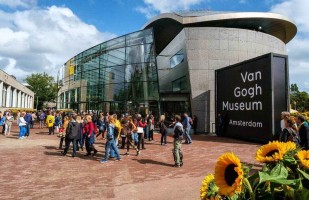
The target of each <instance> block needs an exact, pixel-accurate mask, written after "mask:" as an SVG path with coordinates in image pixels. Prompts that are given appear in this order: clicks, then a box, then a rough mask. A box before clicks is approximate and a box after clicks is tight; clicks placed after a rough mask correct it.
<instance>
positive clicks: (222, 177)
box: [215, 152, 244, 196]
mask: <svg viewBox="0 0 309 200" xmlns="http://www.w3.org/2000/svg"><path fill="white" fill-rule="evenodd" d="M243 173H244V172H243V170H242V168H241V163H240V160H239V158H238V157H236V156H235V155H234V154H233V153H230V152H228V153H225V154H223V155H221V156H220V157H219V158H218V161H217V164H216V167H215V183H216V185H217V186H218V187H219V194H220V195H225V196H233V195H234V194H235V193H236V192H241V190H242V181H243Z"/></svg>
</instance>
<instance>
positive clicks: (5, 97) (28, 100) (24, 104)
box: [0, 70, 34, 110]
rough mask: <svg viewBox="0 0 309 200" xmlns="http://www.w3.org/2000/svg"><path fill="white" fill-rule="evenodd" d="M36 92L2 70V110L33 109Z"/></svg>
mask: <svg viewBox="0 0 309 200" xmlns="http://www.w3.org/2000/svg"><path fill="white" fill-rule="evenodd" d="M33 105H34V92H33V91H31V90H30V89H29V88H27V87H26V86H25V85H23V84H21V83H20V82H18V81H17V80H16V78H15V77H14V76H11V75H9V74H7V73H6V72H4V71H3V70H0V109H1V110H6V109H8V108H33Z"/></svg>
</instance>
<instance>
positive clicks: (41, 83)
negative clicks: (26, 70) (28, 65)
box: [25, 73, 57, 109]
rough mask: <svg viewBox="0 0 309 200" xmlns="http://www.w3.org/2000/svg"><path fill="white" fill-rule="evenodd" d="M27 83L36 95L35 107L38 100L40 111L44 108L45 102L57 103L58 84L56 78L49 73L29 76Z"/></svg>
mask: <svg viewBox="0 0 309 200" xmlns="http://www.w3.org/2000/svg"><path fill="white" fill-rule="evenodd" d="M25 81H26V82H27V83H28V84H29V85H30V89H31V90H32V91H33V92H34V93H35V95H34V100H35V104H34V105H35V106H36V104H37V100H38V106H37V107H38V109H41V108H42V105H43V102H44V101H55V100H56V97H57V84H56V82H55V80H54V77H52V76H49V75H48V74H47V73H36V74H31V75H30V76H27V78H26V79H25Z"/></svg>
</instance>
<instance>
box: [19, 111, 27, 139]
mask: <svg viewBox="0 0 309 200" xmlns="http://www.w3.org/2000/svg"><path fill="white" fill-rule="evenodd" d="M25 115H26V113H25V112H22V113H21V115H20V117H19V118H18V120H17V124H18V126H19V136H18V139H24V138H25V135H26V125H27V122H26V121H25V119H24V116H25Z"/></svg>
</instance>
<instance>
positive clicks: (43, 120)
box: [39, 111, 46, 128]
mask: <svg viewBox="0 0 309 200" xmlns="http://www.w3.org/2000/svg"><path fill="white" fill-rule="evenodd" d="M45 117H46V116H45V113H44V112H43V111H41V113H40V116H39V120H40V128H43V127H44V123H45Z"/></svg>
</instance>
